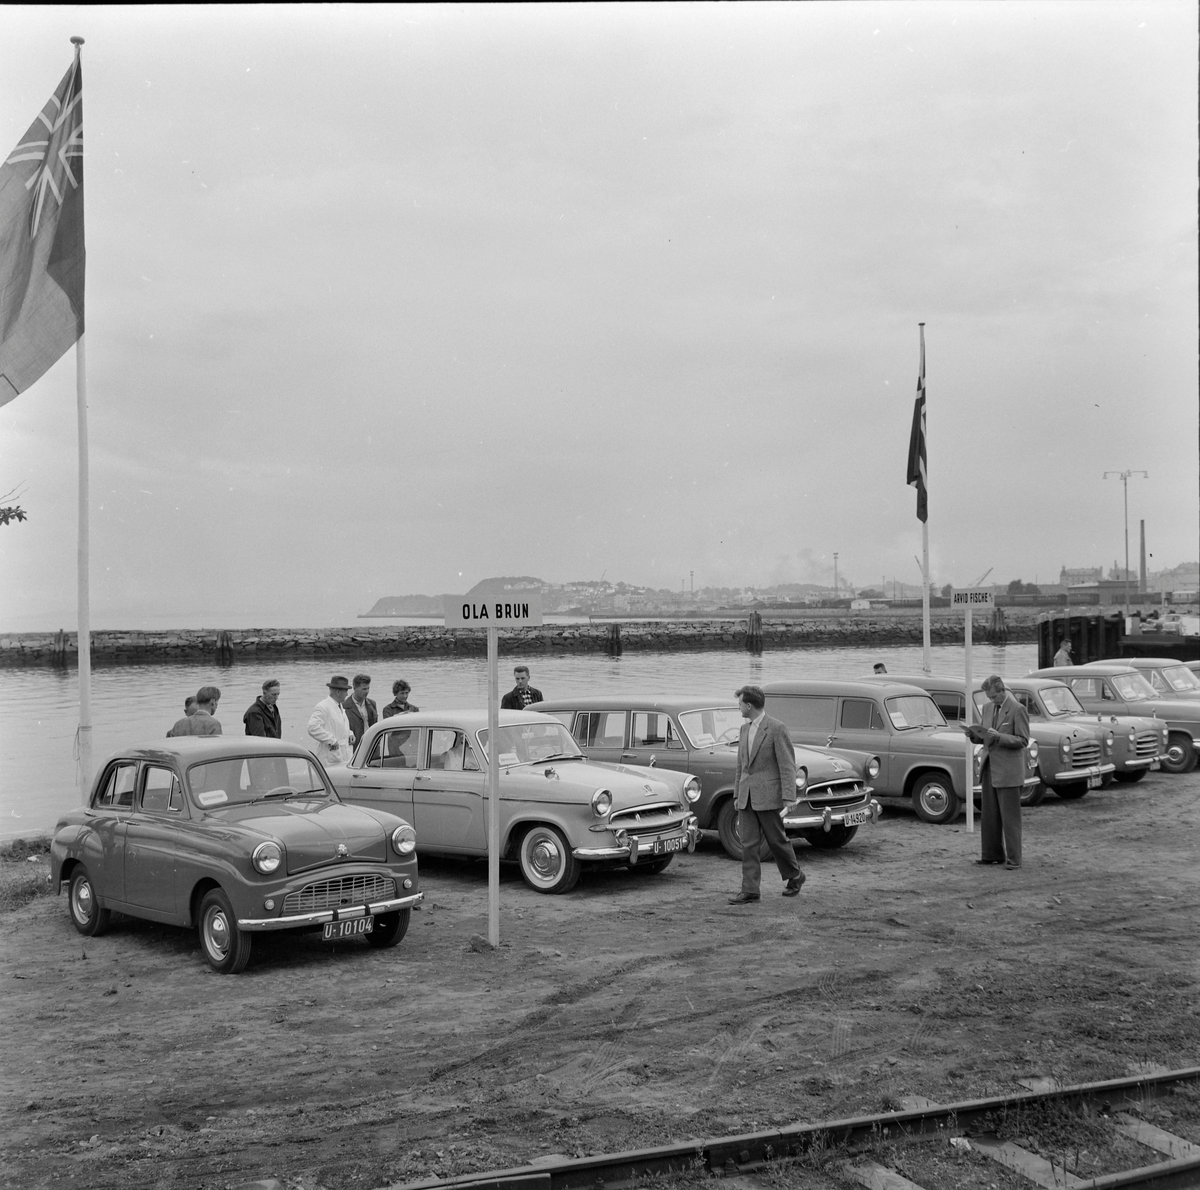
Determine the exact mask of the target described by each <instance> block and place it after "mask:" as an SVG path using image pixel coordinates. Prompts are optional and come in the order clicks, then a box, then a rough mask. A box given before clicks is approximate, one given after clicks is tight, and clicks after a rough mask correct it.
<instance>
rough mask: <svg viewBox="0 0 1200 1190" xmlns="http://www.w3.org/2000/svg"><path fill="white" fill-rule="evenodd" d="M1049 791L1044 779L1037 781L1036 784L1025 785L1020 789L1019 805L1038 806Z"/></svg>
mask: <svg viewBox="0 0 1200 1190" xmlns="http://www.w3.org/2000/svg"><path fill="white" fill-rule="evenodd" d="M1049 792H1050V790H1049V789H1048V788H1047V787H1046V784H1045V782H1044V781H1039V782H1038V783H1037V784H1036V785H1027V786H1025V787H1024V788H1023V789H1022V790H1021V805H1023V806H1040V805H1041V804H1042V802H1044V801H1045V800H1046V794H1047V793H1049Z"/></svg>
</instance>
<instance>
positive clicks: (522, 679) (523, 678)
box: [500, 665, 543, 711]
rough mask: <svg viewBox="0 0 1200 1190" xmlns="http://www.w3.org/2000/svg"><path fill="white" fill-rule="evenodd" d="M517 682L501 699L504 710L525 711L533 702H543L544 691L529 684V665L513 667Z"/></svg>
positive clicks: (501, 707)
mask: <svg viewBox="0 0 1200 1190" xmlns="http://www.w3.org/2000/svg"><path fill="white" fill-rule="evenodd" d="M513 677H514V678H516V679H517V684H516V685H515V686H514V687H513V688H512V689H511V690H510V691H509V692H508V693H507V694H506V695H505V696H504V697H503V698H502V699H501V700H500V709H501V710H502V711H523V710H524V709H525V708H526V707H527V706H528V705H529V704H530V703H531V702H542V701H543V697H542V692H541V691H540V690H538V689H537V688H536V687H534V686H531V685H530V684H529V666H528V665H517V666H514V667H513Z"/></svg>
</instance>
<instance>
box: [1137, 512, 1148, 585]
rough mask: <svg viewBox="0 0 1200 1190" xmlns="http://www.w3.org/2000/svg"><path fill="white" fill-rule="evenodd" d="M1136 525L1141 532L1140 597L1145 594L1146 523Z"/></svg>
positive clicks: (1141, 522) (1140, 522)
mask: <svg viewBox="0 0 1200 1190" xmlns="http://www.w3.org/2000/svg"><path fill="white" fill-rule="evenodd" d="M1138 524H1139V525H1140V527H1141V532H1142V568H1141V570H1140V571H1139V572H1138V591H1139V592H1140V593H1141V594H1142V595H1145V594H1146V522H1145V521H1139V522H1138Z"/></svg>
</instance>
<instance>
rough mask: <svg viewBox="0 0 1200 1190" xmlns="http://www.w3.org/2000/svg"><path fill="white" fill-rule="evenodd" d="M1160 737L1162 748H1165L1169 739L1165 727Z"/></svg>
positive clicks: (1169, 735) (1168, 733)
mask: <svg viewBox="0 0 1200 1190" xmlns="http://www.w3.org/2000/svg"><path fill="white" fill-rule="evenodd" d="M1162 737H1163V747H1164V748H1165V747H1166V746H1167V743H1168V742H1169V740H1170V738H1171V734H1170V732H1168V731H1167V729H1166V728H1165V727H1164V728H1163V731H1162Z"/></svg>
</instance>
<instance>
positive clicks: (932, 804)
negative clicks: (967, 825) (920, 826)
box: [912, 773, 959, 825]
mask: <svg viewBox="0 0 1200 1190" xmlns="http://www.w3.org/2000/svg"><path fill="white" fill-rule="evenodd" d="M912 800H913V809H914V810H916V812H917V817H918V818H920V819H921V821H922V822H932V823H933V824H934V825H940V824H941V823H943V822H951V821H953V820H954V819H955V818H957V817H958V811H959V802H958V795H957V794H956V793H955V792H954V787H953V786H952V785H951V784H950V779H949V778H948V777H944V776H942V775H941V774H940V773H930V774H929V775H928V776H927V777H922V778H921V779H920V780H919V781H918V782H917V784H916V787H915V788H914V789H913V792H912Z"/></svg>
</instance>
